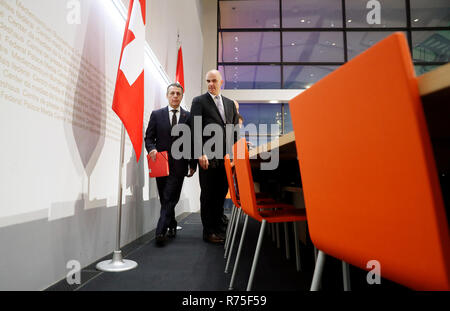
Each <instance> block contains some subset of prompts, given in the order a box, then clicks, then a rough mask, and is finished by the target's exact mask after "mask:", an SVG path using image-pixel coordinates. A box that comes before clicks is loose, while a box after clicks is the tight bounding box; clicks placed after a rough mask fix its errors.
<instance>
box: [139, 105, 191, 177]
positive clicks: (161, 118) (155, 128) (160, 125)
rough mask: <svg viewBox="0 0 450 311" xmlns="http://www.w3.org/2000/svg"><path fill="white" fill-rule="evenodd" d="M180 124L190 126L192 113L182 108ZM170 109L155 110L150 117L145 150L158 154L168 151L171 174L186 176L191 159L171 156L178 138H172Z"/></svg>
mask: <svg viewBox="0 0 450 311" xmlns="http://www.w3.org/2000/svg"><path fill="white" fill-rule="evenodd" d="M178 124H187V125H189V124H190V113H189V111H186V110H184V109H183V108H181V107H180V118H179V120H178ZM171 130H172V127H171V124H170V119H169V109H168V108H167V107H164V108H161V109H158V110H154V111H153V112H152V114H151V115H150V121H149V122H148V127H147V131H146V132H145V149H147V152H150V151H152V150H153V149H156V150H157V151H158V152H161V151H167V152H168V154H169V170H170V174H175V175H177V176H185V175H186V174H187V173H188V164H189V159H180V160H175V159H173V157H172V155H171V148H172V143H173V142H174V141H175V140H176V139H177V138H178V137H177V136H171Z"/></svg>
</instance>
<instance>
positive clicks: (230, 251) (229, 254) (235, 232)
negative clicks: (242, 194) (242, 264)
mask: <svg viewBox="0 0 450 311" xmlns="http://www.w3.org/2000/svg"><path fill="white" fill-rule="evenodd" d="M241 213H242V210H241V209H239V211H238V219H239V218H240V217H241ZM238 229H239V222H236V225H235V228H234V230H233V239H232V241H231V245H230V247H229V251H228V258H227V264H226V265H225V273H228V266H229V265H230V261H231V255H232V253H233V247H234V240H236V234H237V231H238Z"/></svg>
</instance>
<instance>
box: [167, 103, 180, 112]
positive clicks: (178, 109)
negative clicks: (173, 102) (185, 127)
mask: <svg viewBox="0 0 450 311" xmlns="http://www.w3.org/2000/svg"><path fill="white" fill-rule="evenodd" d="M180 107H181V106H178V108H172V107H171V106H170V105H167V109H168V110H169V112H172V109H175V110H176V111H178V112H180Z"/></svg>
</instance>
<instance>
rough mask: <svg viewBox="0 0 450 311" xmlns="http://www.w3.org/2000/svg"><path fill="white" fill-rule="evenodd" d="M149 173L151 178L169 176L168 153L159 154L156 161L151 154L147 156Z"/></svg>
mask: <svg viewBox="0 0 450 311" xmlns="http://www.w3.org/2000/svg"><path fill="white" fill-rule="evenodd" d="M147 161H148V172H149V176H150V177H164V176H169V160H168V157H167V151H162V152H157V153H156V161H153V160H152V158H151V157H150V155H149V154H147Z"/></svg>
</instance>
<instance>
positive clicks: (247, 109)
mask: <svg viewBox="0 0 450 311" xmlns="http://www.w3.org/2000/svg"><path fill="white" fill-rule="evenodd" d="M239 113H240V114H241V115H242V117H243V118H244V126H246V127H247V130H250V131H249V132H247V134H250V135H258V136H261V135H264V136H267V135H268V136H270V135H271V134H272V133H271V125H272V124H275V125H277V127H276V129H277V131H278V132H277V133H275V134H276V136H277V135H279V134H281V133H282V132H281V130H282V129H281V126H282V116H281V104H266V103H264V104H253V103H252V104H240V105H239ZM261 124H265V125H266V128H265V130H266V132H265V133H264V132H261V131H262V130H263V129H262V128H260V125H261ZM252 125H254V126H255V127H253V126H252Z"/></svg>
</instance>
